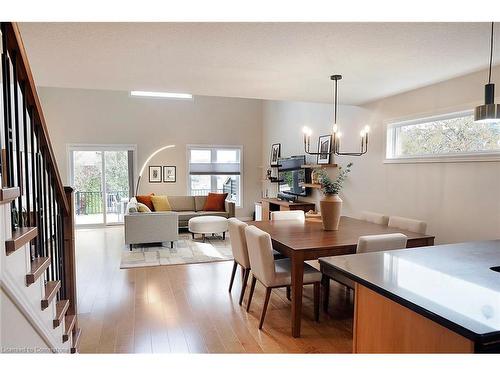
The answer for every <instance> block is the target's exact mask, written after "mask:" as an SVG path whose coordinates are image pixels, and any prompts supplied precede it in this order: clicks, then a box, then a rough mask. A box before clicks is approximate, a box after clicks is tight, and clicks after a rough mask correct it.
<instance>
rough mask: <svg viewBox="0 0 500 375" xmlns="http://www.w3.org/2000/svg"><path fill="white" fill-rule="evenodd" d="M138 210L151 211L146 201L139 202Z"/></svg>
mask: <svg viewBox="0 0 500 375" xmlns="http://www.w3.org/2000/svg"><path fill="white" fill-rule="evenodd" d="M137 211H139V212H151V210H150V209H149V207H148V206H146V205H145V204H144V203H137Z"/></svg>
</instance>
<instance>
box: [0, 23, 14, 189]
mask: <svg viewBox="0 0 500 375" xmlns="http://www.w3.org/2000/svg"><path fill="white" fill-rule="evenodd" d="M1 30H2V82H3V111H4V137H5V154H4V156H5V160H3V162H4V163H5V166H6V168H5V169H6V170H7V176H6V183H7V186H9V187H12V159H11V155H12V152H11V150H12V132H11V129H12V117H11V110H12V108H11V101H10V70H9V68H10V61H9V55H8V52H7V33H6V31H5V23H3V22H2V24H1Z"/></svg>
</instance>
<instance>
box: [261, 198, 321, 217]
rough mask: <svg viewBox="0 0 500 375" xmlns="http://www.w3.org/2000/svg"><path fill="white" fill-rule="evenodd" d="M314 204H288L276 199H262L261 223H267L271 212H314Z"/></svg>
mask: <svg viewBox="0 0 500 375" xmlns="http://www.w3.org/2000/svg"><path fill="white" fill-rule="evenodd" d="M314 209H315V204H314V203H309V202H288V201H284V200H280V199H276V198H262V221H269V217H270V213H271V211H290V210H301V211H304V212H307V211H309V210H314Z"/></svg>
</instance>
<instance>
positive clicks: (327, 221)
mask: <svg viewBox="0 0 500 375" xmlns="http://www.w3.org/2000/svg"><path fill="white" fill-rule="evenodd" d="M319 206H320V208H321V220H322V221H323V229H324V230H338V229H339V222H340V214H341V212H342V199H340V197H339V196H338V194H328V195H325V196H324V197H323V199H322V200H321V201H320V202H319Z"/></svg>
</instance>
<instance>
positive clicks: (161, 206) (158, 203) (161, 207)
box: [151, 195, 172, 211]
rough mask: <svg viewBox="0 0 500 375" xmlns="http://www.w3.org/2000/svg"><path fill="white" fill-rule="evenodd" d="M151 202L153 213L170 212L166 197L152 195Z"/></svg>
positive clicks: (170, 208)
mask: <svg viewBox="0 0 500 375" xmlns="http://www.w3.org/2000/svg"><path fill="white" fill-rule="evenodd" d="M151 200H152V201H153V207H154V208H155V211H172V207H170V202H169V201H168V197H167V196H166V195H153V196H151Z"/></svg>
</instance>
